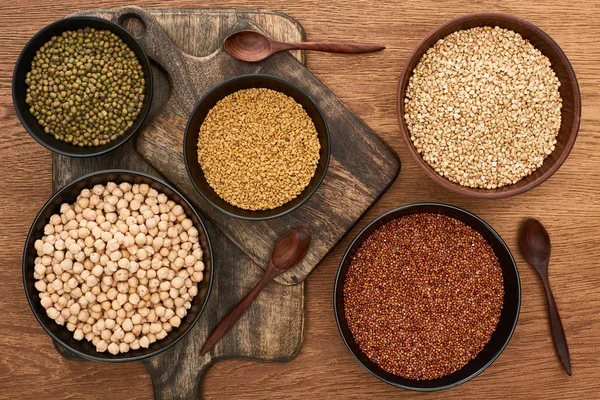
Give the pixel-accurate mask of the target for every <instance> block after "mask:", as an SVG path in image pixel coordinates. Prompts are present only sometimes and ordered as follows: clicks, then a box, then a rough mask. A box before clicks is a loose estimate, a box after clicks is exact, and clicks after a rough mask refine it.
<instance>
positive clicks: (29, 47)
mask: <svg viewBox="0 0 600 400" xmlns="http://www.w3.org/2000/svg"><path fill="white" fill-rule="evenodd" d="M86 27H91V28H95V29H101V30H109V31H111V32H113V33H115V34H116V35H117V36H119V38H121V40H123V42H125V44H127V46H129V48H130V49H131V50H133V52H134V53H135V55H136V56H137V58H138V60H139V62H140V65H141V66H142V69H143V71H144V78H145V80H146V91H145V96H144V104H143V105H142V110H141V111H140V113H139V115H138V117H137V119H136V121H135V122H134V124H133V126H132V127H131V128H129V130H127V132H125V133H123V134H122V135H121V136H119V137H118V138H117V139H116V140H113V141H111V142H110V143H107V144H105V145H103V146H96V147H79V146H75V145H73V144H70V143H66V142H63V141H61V140H58V139H56V138H55V137H54V136H52V135H49V134H47V133H46V132H44V128H43V127H42V126H41V125H40V124H39V123H38V121H37V119H36V118H35V117H34V116H33V115H32V114H31V112H30V111H29V109H30V106H29V105H28V104H27V103H25V98H26V96H27V85H26V84H25V78H26V75H27V73H28V72H29V71H31V62H32V61H33V57H34V56H35V54H36V53H37V51H38V50H39V49H40V47H42V46H43V45H44V44H45V43H46V42H48V41H49V40H50V39H51V38H52V36H57V35H60V34H61V33H62V32H64V31H73V30H77V29H82V28H86ZM12 95H13V104H14V107H15V111H16V113H17V115H18V116H19V119H20V120H21V123H22V124H23V126H24V127H25V129H26V130H27V132H29V134H30V135H31V136H32V137H33V138H34V139H35V140H37V141H38V143H40V144H41V145H42V146H44V147H46V148H47V149H49V150H51V151H53V152H55V153H59V154H62V155H65V156H70V157H93V156H98V155H100V154H104V153H107V152H109V151H111V150H114V149H116V148H117V147H119V146H120V145H122V144H123V143H125V142H126V141H128V140H129V139H131V138H132V137H133V136H134V135H135V134H136V133H137V132H138V131H139V129H140V127H141V125H142V123H143V122H144V120H145V119H146V117H147V115H148V111H149V110H150V104H151V103H152V69H151V68H150V61H148V57H146V54H145V53H144V51H143V50H142V48H141V46H140V45H139V44H138V42H137V41H136V40H135V38H134V37H133V36H131V34H130V33H129V32H127V31H126V30H125V28H123V27H121V26H120V25H117V24H115V23H113V22H111V21H108V20H106V19H102V18H96V17H70V18H65V19H61V20H58V21H56V22H53V23H51V24H50V25H48V26H46V27H44V28H43V29H42V30H40V31H39V32H38V33H36V34H35V35H34V36H33V37H32V38H31V39H30V40H29V42H27V44H26V45H25V47H24V48H23V50H22V51H21V55H19V58H18V59H17V63H16V64H15V69H14V72H13V79H12Z"/></svg>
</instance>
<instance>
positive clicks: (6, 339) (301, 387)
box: [0, 0, 600, 400]
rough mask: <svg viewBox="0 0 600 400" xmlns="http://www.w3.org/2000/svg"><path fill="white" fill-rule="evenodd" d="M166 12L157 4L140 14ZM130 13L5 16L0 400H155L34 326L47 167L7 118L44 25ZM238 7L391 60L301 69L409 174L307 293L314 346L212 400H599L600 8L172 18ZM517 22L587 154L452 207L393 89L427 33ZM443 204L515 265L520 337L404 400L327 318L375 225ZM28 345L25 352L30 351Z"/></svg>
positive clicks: (332, 59) (234, 368)
mask: <svg viewBox="0 0 600 400" xmlns="http://www.w3.org/2000/svg"><path fill="white" fill-rule="evenodd" d="M136 3H137V4H138V5H141V6H145V7H159V6H163V7H164V2H158V1H144V0H140V1H138V2H136ZM120 4H121V2H118V1H114V0H113V1H108V0H96V1H93V2H92V1H88V0H78V1H74V0H63V1H61V2H60V3H59V2H53V3H48V2H43V1H42V0H38V1H30V2H26V3H19V2H12V3H3V4H2V5H0V44H2V49H3V56H2V58H1V59H0V121H1V122H2V133H1V134H0V142H1V144H0V160H1V161H2V163H1V165H0V226H2V230H1V231H0V314H1V315H2V318H1V319H0V349H1V351H2V357H0V376H1V377H2V378H3V379H2V381H1V382H0V397H6V398H23V397H28V398H32V397H35V398H40V399H52V398H64V397H67V396H71V397H73V398H131V399H147V398H149V397H151V396H152V385H151V381H150V379H149V378H148V373H147V372H146V371H145V369H144V368H143V367H142V366H141V365H140V364H138V363H134V364H130V365H119V366H112V365H104V364H95V363H87V364H86V365H85V369H82V368H81V364H76V363H71V362H68V361H64V360H62V359H61V358H60V357H59V356H58V355H57V354H56V352H55V351H54V349H53V348H52V346H51V344H50V342H49V341H48V338H47V335H46V334H45V333H44V332H43V331H42V329H41V328H40V327H39V326H38V324H37V322H36V321H35V319H34V317H33V316H32V315H31V312H30V311H29V306H28V305H27V302H26V300H25V297H24V294H23V288H22V285H21V282H20V281H21V274H20V257H21V252H22V245H23V243H24V240H25V236H26V231H27V228H28V227H29V225H30V223H31V221H32V220H33V218H34V216H35V213H36V212H37V211H38V209H39V208H40V207H41V205H42V204H43V203H44V201H45V200H46V199H47V198H48V197H49V195H50V192H51V177H50V162H51V157H50V153H49V152H48V151H46V150H44V149H43V148H42V147H41V146H39V145H38V144H37V142H35V141H34V140H33V139H31V138H29V135H27V134H26V133H25V131H24V130H23V128H22V127H21V126H20V124H19V122H18V119H17V117H16V116H15V114H14V111H13V109H12V103H11V102H12V100H11V98H10V88H9V84H10V77H11V76H12V67H13V65H14V61H15V60H16V58H17V56H18V53H19V51H20V50H21V48H22V47H23V46H24V45H25V43H26V41H27V39H28V38H29V37H31V35H33V34H34V33H35V32H36V31H37V30H39V29H40V28H41V27H42V26H44V25H45V24H47V23H50V22H52V21H54V20H56V19H58V18H62V17H63V16H65V15H67V14H69V13H72V12H74V11H75V10H77V9H84V8H94V7H95V8H98V7H102V8H110V7H116V6H119V5H120ZM200 6H201V7H244V8H253V7H254V8H262V9H272V10H278V11H282V12H285V13H287V14H288V15H291V16H293V17H294V18H296V19H298V21H300V22H301V23H302V26H303V27H304V28H305V30H306V32H307V39H308V40H320V39H331V40H353V41H359V40H365V41H369V42H375V43H383V44H385V45H387V46H388V48H387V50H385V51H384V52H383V53H378V54H373V55H368V56H364V57H362V56H361V57H345V56H339V55H330V54H320V53H313V52H309V53H308V54H307V60H308V66H309V68H310V70H311V71H312V72H313V73H314V74H315V75H316V76H317V77H318V78H319V79H320V80H322V81H323V82H324V83H325V84H326V85H327V86H328V87H329V88H330V89H332V90H333V91H334V92H335V93H336V95H337V96H338V97H339V98H340V99H341V100H342V101H343V102H344V103H345V104H346V105H348V107H349V108H350V109H351V110H352V111H353V112H354V113H356V114H357V115H358V116H359V117H360V118H362V119H363V120H364V121H365V122H366V123H367V124H369V125H370V126H371V127H372V128H373V129H374V130H375V131H377V132H378V133H380V134H381V135H382V136H383V138H384V139H385V140H386V141H387V142H389V143H390V144H391V145H392V147H393V148H394V149H395V150H396V151H397V152H398V154H399V155H400V158H401V159H402V160H403V161H404V163H403V166H402V172H401V173H400V177H399V178H398V180H397V181H396V182H395V183H394V185H393V186H392V187H391V188H390V190H389V191H388V192H387V193H386V194H385V195H384V196H383V198H382V200H380V201H379V202H378V203H377V204H376V205H375V206H374V207H373V208H372V209H371V210H370V211H369V212H368V213H367V215H366V216H365V217H364V218H363V219H362V220H361V221H360V222H359V224H358V225H357V226H356V227H355V228H353V230H352V231H351V232H350V234H349V235H347V236H346V237H345V238H344V239H343V240H342V242H341V243H340V244H339V245H338V246H336V247H335V248H334V249H333V250H332V252H331V253H330V254H329V256H327V257H326V259H325V260H324V261H323V262H322V263H321V265H320V266H319V267H318V268H317V269H316V270H315V271H314V272H313V274H311V275H310V276H309V278H308V279H307V281H306V330H305V339H304V341H303V344H302V348H301V350H300V352H299V353H298V355H297V356H296V357H295V358H294V359H293V360H292V361H291V362H289V363H285V364H270V363H258V362H253V361H242V360H231V361H223V362H219V363H217V364H216V365H215V366H214V367H212V368H211V369H210V370H209V371H208V374H207V375H206V378H205V380H204V387H203V394H204V396H205V398H210V399H238V398H241V399H265V398H270V399H298V400H300V399H307V398H309V399H312V398H317V399H319V398H321V399H361V398H364V399H388V398H403V399H419V400H434V399H440V398H447V399H457V400H463V399H596V398H598V387H599V377H600V339H599V335H598V332H599V331H600V312H599V310H600V275H599V274H598V260H599V259H600V247H599V246H598V238H599V236H600V193H599V192H598V187H600V176H599V175H598V170H597V168H598V167H597V166H598V164H600V62H599V61H600V46H598V37H600V25H599V24H598V21H600V1H598V0H591V1H590V0H572V1H568V2H565V1H562V0H548V1H544V2H523V1H517V0H494V1H492V0H482V1H479V2H472V1H464V0H462V1H459V0H449V1H443V2H440V1H433V0H406V1H397V0H382V1H377V2H366V1H360V0H347V1H345V2H323V1H317V0H298V1H293V2H291V1H281V0H256V1H252V2H248V1H243V0H219V1H217V0H206V1H205V2H203V3H202V4H199V3H198V2H197V1H191V0H176V1H173V2H169V7H200ZM481 11H497V12H505V13H509V14H512V15H516V16H518V17H521V18H525V19H526V20H528V21H530V22H532V23H534V24H536V25H537V26H538V27H540V28H542V29H543V30H544V31H546V32H547V33H548V34H549V35H550V36H552V38H553V39H555V40H556V42H557V43H558V44H559V45H560V46H561V47H562V48H563V50H564V51H565V53H566V54H567V56H568V57H569V59H570V61H571V63H572V64H573V67H574V69H575V72H576V74H577V78H578V80H579V84H580V87H581V94H582V102H583V112H582V121H581V129H580V132H579V138H578V139H577V143H576V144H575V147H574V149H573V152H572V153H571V155H570V156H569V159H568V160H567V161H566V163H565V164H564V165H563V166H562V167H561V169H560V170H559V171H558V172H557V174H555V175H554V176H553V177H552V178H551V179H550V180H548V181H547V182H545V183H544V184H543V185H542V186H540V187H539V188H536V189H534V190H533V191H531V192H530V193H527V194H525V195H522V196H519V197H516V198H514V199H508V200H498V201H484V202H480V201H477V200H474V199H469V198H466V197H461V196H457V195H453V194H451V193H450V192H448V191H445V190H443V189H441V188H440V187H439V186H437V185H436V184H435V183H434V182H433V181H431V180H429V179H428V178H427V176H426V175H425V173H424V172H423V171H421V169H420V168H419V167H418V166H417V165H416V164H414V163H413V162H412V160H411V158H410V155H409V154H408V151H407V149H406V146H405V144H404V143H403V141H402V138H401V137H400V131H399V128H398V123H397V121H396V114H395V101H396V84H397V79H398V77H399V75H400V71H401V69H402V66H403V64H404V61H405V58H406V57H407V56H408V54H409V53H410V51H411V50H412V48H413V47H414V46H416V45H417V43H418V42H419V41H420V40H421V39H422V38H423V36H425V35H426V34H427V33H428V32H429V31H430V30H432V29H434V28H435V27H436V26H437V25H438V24H441V23H442V22H444V21H446V20H448V19H450V18H453V17H456V16H459V15H462V14H464V13H467V12H481ZM418 201H443V202H448V203H451V204H455V205H457V206H461V207H464V208H466V209H468V210H470V211H472V212H475V213H477V214H478V215H479V216H480V217H482V218H483V219H485V220H486V221H487V222H489V223H490V224H491V225H492V226H493V227H494V228H495V229H496V230H497V231H498V232H499V233H500V235H502V237H503V238H504V239H505V240H506V242H507V244H508V245H509V247H510V248H511V250H512V251H513V254H514V255H515V258H516V261H517V264H518V267H519V272H520V274H521V283H522V285H523V302H522V308H521V315H520V318H519V324H518V325H517V329H516V331H515V335H514V336H513V338H512V339H511V341H510V343H509V345H508V347H507V348H506V350H505V351H504V353H503V354H502V355H501V356H500V357H499V358H498V359H497V360H496V361H495V362H494V364H493V365H492V366H491V367H490V368H488V369H487V370H486V371H485V372H484V373H483V374H481V375H480V376H478V377H477V378H476V379H474V380H472V381H471V382H469V383H467V384H465V385H462V386H459V387H457V388H454V389H450V390H447V391H444V392H440V393H429V394H424V393H413V392H407V391H403V390H400V389H396V388H394V387H391V386H389V385H386V384H384V383H382V382H379V381H378V380H377V379H375V378H373V377H372V376H371V375H370V374H369V373H368V372H366V371H365V370H363V369H362V368H361V367H360V366H359V365H358V364H357V363H356V362H355V361H354V359H353V358H352V356H351V355H350V354H349V353H348V351H347V350H346V347H345V346H344V344H343V342H342V340H341V338H340V337H339V333H338V332H337V327H336V325H335V319H334V316H333V307H332V290H333V280H334V277H335V272H336V269H337V265H338V264H339V262H340V260H341V257H342V255H343V253H344V250H345V249H346V247H347V246H348V245H349V244H350V242H351V240H352V239H353V238H354V236H355V235H356V234H357V233H358V231H359V230H360V229H361V228H362V227H364V226H365V225H366V224H367V223H368V222H370V221H372V220H373V219H374V218H375V217H377V216H378V215H380V214H382V213H383V212H385V211H388V210H390V209H391V208H393V207H396V206H399V205H402V204H408V203H414V202H418ZM526 216H533V217H537V218H540V219H541V220H542V222H544V224H546V226H547V228H548V231H549V232H550V235H551V238H552V242H553V254H552V258H551V261H550V280H551V284H552V287H553V289H554V292H555V295H556V298H557V302H558V307H559V310H560V312H561V316H562V318H563V323H564V327H565V332H566V335H567V339H568V340H569V347H570V351H571V357H572V361H573V376H572V377H571V378H569V377H567V376H566V375H565V373H564V372H563V371H562V370H561V367H560V362H559V360H558V358H557V357H556V355H555V352H554V348H553V344H552V339H551V337H550V329H549V325H548V321H547V319H546V304H545V297H544V293H543V289H542V287H541V284H540V282H539V280H538V278H537V276H536V275H535V273H534V272H533V270H532V269H531V268H530V267H529V266H528V265H527V264H525V263H524V261H523V258H522V257H521V256H520V254H519V251H518V245H517V240H516V235H517V229H518V225H519V223H520V221H521V220H522V219H523V218H525V217H526ZM24 343H26V345H24Z"/></svg>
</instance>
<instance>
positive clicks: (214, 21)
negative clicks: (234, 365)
mask: <svg viewBox="0 0 600 400" xmlns="http://www.w3.org/2000/svg"><path fill="white" fill-rule="evenodd" d="M150 13H151V14H152V15H153V16H154V17H155V18H156V19H157V20H159V21H160V23H161V25H162V26H164V27H165V29H167V31H169V33H171V29H174V31H173V32H174V34H177V32H178V31H180V29H179V30H178V29H176V28H177V27H181V26H185V25H187V24H190V25H191V26H196V27H198V26H205V27H212V28H211V29H207V34H206V35H204V36H190V35H184V36H181V40H182V41H183V45H184V46H182V47H185V48H186V49H187V50H188V51H193V52H195V54H205V53H209V52H210V51H211V49H213V47H214V46H215V43H217V42H218V41H217V40H216V37H220V36H221V35H222V34H223V32H226V31H228V30H229V29H230V28H231V26H232V24H235V22H236V21H237V20H238V19H248V18H250V19H253V20H255V21H256V22H257V23H260V24H261V25H262V26H264V27H265V30H266V31H267V32H269V34H270V35H272V36H273V37H276V38H278V39H280V40H303V38H304V33H303V31H302V28H301V27H300V25H298V24H297V23H296V22H295V21H293V20H291V19H289V18H288V17H287V16H284V15H282V14H277V13H270V12H253V11H243V12H239V13H238V12H237V11H234V10H217V11H215V10H185V11H182V10H176V11H173V10H153V11H150ZM78 14H85V15H96V16H99V17H103V18H108V19H110V18H111V17H112V15H113V11H110V10H92V11H82V12H80V13H78ZM182 24H183V25H182ZM215 27H216V29H213V28H215ZM209 33H210V34H209ZM211 35H215V36H211ZM297 55H298V57H300V59H303V54H302V53H298V54H297ZM153 73H154V77H155V79H154V80H155V90H154V92H155V99H154V100H155V101H154V102H153V105H152V109H151V113H150V118H155V117H156V116H157V115H160V113H161V110H162V109H163V106H164V103H165V102H166V100H167V99H168V94H169V80H168V78H167V76H166V75H165V74H164V72H163V71H162V70H161V69H160V67H158V66H156V65H154V66H153ZM169 133H170V131H169ZM52 166H53V190H55V191H56V190H57V189H59V188H61V187H63V186H64V185H65V184H67V183H68V182H69V181H71V180H72V179H74V178H76V177H78V176H81V175H84V174H86V173H89V172H93V171H98V170H101V169H107V168H127V169H134V170H138V171H143V172H147V173H149V174H152V175H155V176H161V174H160V173H159V172H158V171H157V170H155V169H154V168H153V167H152V166H150V165H149V164H148V163H147V162H146V161H144V159H142V157H140V155H139V154H138V153H137V152H136V150H135V143H134V142H130V143H127V144H125V145H124V146H122V147H121V148H119V149H117V150H116V151H114V152H112V153H109V154H107V155H105V156H100V157H94V158H88V159H74V158H69V157H64V156H59V155H54V156H53V163H52ZM204 220H205V223H206V226H207V230H208V233H209V236H210V238H211V242H212V246H213V252H214V254H213V257H214V265H215V268H214V270H215V278H214V283H213V289H212V293H211V297H210V300H209V302H208V305H207V307H206V309H205V311H204V313H203V314H202V316H201V318H200V320H199V321H198V323H197V325H196V326H195V327H194V328H193V329H192V331H190V333H189V334H188V335H187V336H186V337H185V338H184V339H183V340H182V341H180V342H179V343H178V344H177V345H175V346H173V347H172V348H171V349H169V350H167V351H165V352H164V353H161V354H160V355H158V356H156V357H153V358H151V359H148V360H146V361H143V364H144V365H145V367H146V368H147V369H148V371H149V372H150V375H151V378H152V383H153V387H154V394H155V397H156V398H164V399H187V398H198V397H199V396H200V393H201V382H202V377H203V375H204V373H205V372H206V370H207V369H208V368H209V367H210V365H212V364H213V363H215V362H216V361H218V360H221V359H226V358H248V359H255V360H261V361H277V362H285V361H288V360H290V359H291V358H293V357H294V355H295V354H296V353H297V351H298V350H299V348H300V344H301V343H302V336H303V329H304V285H303V284H301V285H296V286H284V285H279V284H272V285H269V286H268V287H267V288H266V289H265V291H264V292H263V293H262V294H261V295H260V296H259V297H258V299H257V301H256V302H255V303H254V304H253V305H252V306H251V307H250V309H249V310H248V311H247V312H246V314H244V316H243V317H242V319H240V321H239V322H238V324H237V325H236V326H235V327H234V328H233V329H232V330H231V331H230V332H229V333H228V334H227V335H226V336H225V337H224V338H223V340H221V342H220V343H219V344H218V345H217V346H216V347H215V348H214V349H213V351H212V352H211V353H209V354H207V355H205V356H204V357H200V355H199V353H200V347H201V346H202V344H203V343H204V340H205V339H206V337H207V336H208V334H209V333H210V331H212V329H213V327H214V326H215V325H216V324H217V322H218V321H219V320H220V319H221V318H222V317H223V316H224V315H225V314H226V313H227V312H228V311H229V310H230V309H231V308H232V307H233V306H234V305H235V304H236V303H237V302H238V301H239V300H240V299H241V298H242V297H243V296H244V295H245V294H246V293H247V292H248V291H249V290H250V289H251V288H252V286H253V285H254V284H255V283H256V282H257V281H258V280H259V279H260V277H261V276H262V274H263V271H262V270H261V269H260V268H259V267H258V266H257V265H256V264H255V263H254V262H253V261H252V260H251V259H250V258H249V257H248V256H246V255H245V253H244V252H243V251H242V250H240V249H239V248H238V247H237V246H236V245H235V244H233V243H232V242H231V241H230V240H229V239H228V238H227V237H226V236H225V235H223V234H222V233H221V232H220V231H219V230H218V228H216V227H215V225H214V224H213V223H211V222H210V221H209V220H207V219H206V218H204ZM57 350H58V351H59V353H60V354H62V355H63V356H65V357H66V358H69V359H72V360H75V359H77V358H76V357H73V354H70V353H69V352H68V351H65V349H64V348H61V347H60V346H57Z"/></svg>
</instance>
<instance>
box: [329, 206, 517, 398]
mask: <svg viewBox="0 0 600 400" xmlns="http://www.w3.org/2000/svg"><path fill="white" fill-rule="evenodd" d="M418 213H436V214H443V215H447V216H449V217H452V218H455V219H457V220H459V221H462V222H464V223H465V224H467V225H469V226H470V227H471V228H473V229H475V230H476V231H477V232H479V233H480V234H481V235H482V236H483V238H484V239H485V240H486V241H487V242H488V243H489V244H490V246H491V247H492V249H493V250H494V253H495V254H496V256H497V257H498V260H499V261H500V267H501V269H502V276H503V278H504V305H503V307H502V312H501V314H500V320H499V321H498V325H497V327H496V331H495V332H494V333H493V334H492V337H491V338H490V341H489V342H488V344H487V345H486V346H485V347H484V348H483V350H482V351H481V352H480V353H479V354H478V355H477V357H475V358H474V359H473V360H471V361H469V362H468V363H467V364H466V365H465V366H464V367H462V368H461V369H459V370H458V371H456V372H454V373H452V374H450V375H447V376H444V377H442V378H438V379H432V380H416V379H406V378H403V377H400V376H397V375H394V374H391V373H389V372H387V371H384V370H383V369H381V368H380V367H379V366H378V365H377V364H375V363H374V362H373V361H371V360H369V358H368V357H367V356H366V355H365V354H364V353H363V352H362V351H361V350H360V348H359V346H358V344H357V343H356V341H355V340H354V337H353V335H352V332H351V331H350V328H348V323H347V321H346V317H345V315H346V314H345V311H344V281H345V279H346V274H347V272H348V267H349V266H350V263H351V262H352V258H353V257H354V254H355V253H356V251H357V250H358V249H359V248H360V246H361V245H362V243H363V242H364V241H365V239H367V238H368V237H369V236H370V235H371V233H373V232H374V231H375V230H377V229H379V228H380V227H381V226H383V225H385V224H386V223H387V222H389V221H391V220H394V219H397V218H400V217H402V216H404V215H409V214H418ZM333 301H334V309H335V318H336V321H337V325H338V329H339V331H340V334H341V335H342V338H343V339H344V342H345V343H346V346H347V347H348V349H349V350H350V352H351V353H352V355H354V358H355V359H356V361H358V363H359V364H360V365H362V366H363V367H364V368H365V369H366V370H367V371H369V372H370V373H372V374H373V375H375V376H376V377H377V378H379V379H381V380H382V381H384V382H387V383H389V384H391V385H394V386H397V387H401V388H403V389H410V390H416V391H424V392H425V391H435V390H441V389H448V388H451V387H454V386H457V385H460V384H461V383H464V382H466V381H468V380H470V379H472V378H474V377H476V376H477V375H479V374H480V373H481V372H483V370H485V369H486V368H487V367H489V366H490V365H491V364H492V363H493V362H494V360H495V359H496V358H498V356H499V355H500V353H502V351H503V350H504V348H505V347H506V345H507V344H508V341H509V340H510V338H511V336H512V334H513V331H514V330H515V327H516V325H517V320H518V319H519V310H520V308H521V283H520V280H519V271H518V270H517V264H516V263H515V260H514V259H513V257H512V254H511V253H510V250H509V248H508V246H507V245H506V243H504V241H503V240H502V238H501V237H500V236H499V235H498V234H497V233H496V231H494V230H493V229H492V227H491V226H489V225H488V224H487V223H485V222H484V221H483V220H482V219H480V218H479V217H477V216H475V215H474V214H471V213H470V212H468V211H465V210H463V209H460V208H458V207H454V206H450V205H446V204H439V203H418V204H412V205H407V206H403V207H399V208H396V209H395V210H392V211H390V212H388V213H386V214H383V215H382V216H380V217H379V218H377V219H376V220H375V221H373V222H371V223H370V224H369V225H368V226H367V227H366V228H365V229H363V230H362V231H361V232H360V233H359V234H358V236H357V237H356V239H354V241H353V242H352V244H351V245H350V247H349V248H348V250H347V251H346V254H344V258H343V259H342V262H341V263H340V267H339V270H338V273H337V276H336V279H335V288H334V299H333Z"/></svg>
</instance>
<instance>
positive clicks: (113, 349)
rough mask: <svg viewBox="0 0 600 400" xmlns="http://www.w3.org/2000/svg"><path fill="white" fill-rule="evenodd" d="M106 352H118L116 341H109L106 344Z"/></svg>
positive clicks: (114, 353)
mask: <svg viewBox="0 0 600 400" xmlns="http://www.w3.org/2000/svg"><path fill="white" fill-rule="evenodd" d="M108 352H109V353H110V354H112V355H117V354H119V345H118V344H116V343H111V344H109V345H108Z"/></svg>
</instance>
